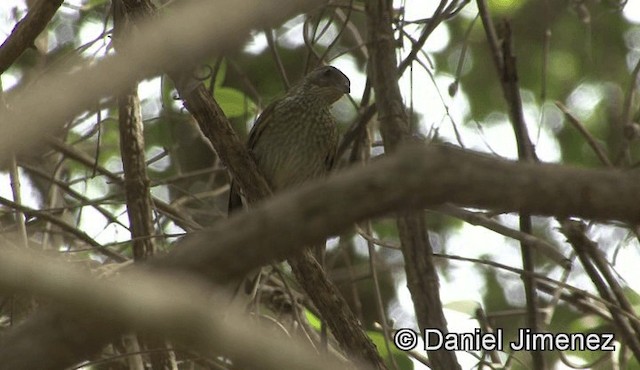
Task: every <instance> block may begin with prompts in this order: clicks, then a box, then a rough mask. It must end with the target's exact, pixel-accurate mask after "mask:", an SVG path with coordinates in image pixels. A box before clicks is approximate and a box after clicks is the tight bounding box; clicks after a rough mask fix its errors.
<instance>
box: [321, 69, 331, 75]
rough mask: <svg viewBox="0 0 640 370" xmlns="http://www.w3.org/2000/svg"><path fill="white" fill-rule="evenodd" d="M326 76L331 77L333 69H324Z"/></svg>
mask: <svg viewBox="0 0 640 370" xmlns="http://www.w3.org/2000/svg"><path fill="white" fill-rule="evenodd" d="M322 74H323V75H324V76H325V77H329V76H331V69H329V68H327V69H325V70H324V72H323V73H322Z"/></svg>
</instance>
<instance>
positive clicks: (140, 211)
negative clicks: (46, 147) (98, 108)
mask: <svg viewBox="0 0 640 370" xmlns="http://www.w3.org/2000/svg"><path fill="white" fill-rule="evenodd" d="M132 9H135V8H131V6H130V5H129V4H128V3H127V0H116V1H115V2H114V4H113V13H114V14H113V20H114V22H113V23H114V38H113V40H114V47H115V49H116V52H121V50H120V48H119V45H120V42H121V41H122V40H123V39H124V38H125V37H127V36H129V35H130V34H131V32H132V31H133V30H134V28H133V25H134V24H133V22H134V19H135V17H136V13H134V12H133V11H132ZM117 98H118V120H119V129H120V152H121V156H122V167H123V170H124V171H123V172H124V189H125V198H126V203H127V215H128V217H129V225H130V227H129V229H130V230H131V238H132V245H133V259H134V261H135V262H142V261H144V260H145V259H147V258H148V257H150V256H152V255H153V253H154V250H155V245H154V239H153V238H152V237H151V236H152V235H154V228H153V212H152V209H153V207H152V204H151V190H150V181H149V177H148V175H147V164H146V160H145V145H144V131H143V122H142V113H141V110H140V98H139V97H138V92H137V83H132V84H131V86H130V87H129V88H127V89H126V91H123V92H122V93H120V95H118V97H117ZM138 340H139V341H140V342H142V343H144V345H145V346H146V347H147V349H149V350H155V349H157V348H166V347H167V343H166V341H165V339H164V338H162V337H156V336H150V335H148V334H145V333H141V334H140V333H139V335H138ZM149 358H150V360H151V367H152V368H153V369H174V368H177V365H176V364H175V356H174V355H173V352H171V351H152V352H151V353H150V355H149Z"/></svg>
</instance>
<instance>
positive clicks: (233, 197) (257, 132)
mask: <svg viewBox="0 0 640 370" xmlns="http://www.w3.org/2000/svg"><path fill="white" fill-rule="evenodd" d="M277 102H278V101H274V102H272V103H271V104H269V105H268V106H267V108H265V110H264V111H263V112H262V114H260V116H259V117H258V119H257V120H256V122H255V123H254V124H253V127H252V128H251V131H249V139H248V140H247V148H248V149H249V152H251V151H252V150H253V148H255V146H256V143H257V142H258V140H260V136H261V135H262V133H263V132H264V130H265V128H266V127H268V126H269V122H271V120H272V117H273V114H272V113H273V110H274V107H275V106H276V104H277ZM238 209H242V198H241V197H240V189H239V187H238V184H237V183H236V182H235V181H233V180H231V188H230V190H229V206H228V209H227V212H228V214H231V213H233V212H235V211H236V210H238Z"/></svg>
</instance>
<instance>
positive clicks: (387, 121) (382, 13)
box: [366, 0, 460, 369]
mask: <svg viewBox="0 0 640 370" xmlns="http://www.w3.org/2000/svg"><path fill="white" fill-rule="evenodd" d="M443 3H444V2H442V3H441V6H442V4H443ZM392 10H393V9H392V1H390V0H372V1H368V2H366V14H367V30H368V37H369V43H368V48H369V55H370V57H371V58H370V63H369V77H370V80H371V84H372V86H373V88H374V90H375V93H376V107H377V109H378V117H379V121H380V132H381V134H382V139H383V141H384V147H385V152H386V153H391V152H392V151H394V150H395V149H397V148H398V147H399V146H400V145H401V143H402V142H403V141H404V140H405V139H407V138H408V137H409V136H410V130H409V123H408V117H407V114H406V112H405V108H404V103H403V102H402V96H401V94H400V88H399V86H398V78H399V77H400V73H399V70H398V65H397V61H396V58H395V55H396V54H395V52H396V50H395V44H394V38H393V29H392ZM397 225H398V233H399V235H400V242H401V248H402V254H403V257H404V262H405V271H406V275H407V285H408V287H409V291H410V292H411V298H412V299H413V305H414V308H415V311H416V315H417V318H418V324H419V325H420V327H422V328H435V329H438V330H440V331H441V332H442V333H447V332H448V330H447V323H446V319H445V317H444V312H443V310H442V302H441V301H440V291H439V283H438V275H437V273H436V268H435V264H434V263H433V250H432V248H431V244H430V243H429V235H428V233H427V228H426V220H425V218H424V213H423V212H420V211H417V212H405V213H403V214H402V215H400V216H398V218H397ZM429 358H430V360H431V363H432V365H433V368H434V369H460V365H459V364H458V362H457V359H456V355H455V352H452V351H451V352H450V351H444V350H438V351H430V352H429Z"/></svg>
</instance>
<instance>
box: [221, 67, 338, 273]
mask: <svg viewBox="0 0 640 370" xmlns="http://www.w3.org/2000/svg"><path fill="white" fill-rule="evenodd" d="M350 92H351V81H350V80H349V78H348V77H347V76H346V75H345V74H344V73H342V71H340V70H339V69H338V68H336V67H333V66H321V67H318V68H316V69H314V70H313V71H311V72H310V73H308V74H307V75H306V76H305V77H304V78H303V79H302V80H301V81H300V82H299V83H297V84H296V85H294V86H292V88H291V89H289V91H288V92H287V93H286V94H285V95H284V96H283V97H281V98H279V99H277V100H275V101H273V102H272V103H271V104H269V105H268V106H267V108H265V110H264V111H263V112H262V114H261V115H260V116H259V117H258V119H257V120H256V121H255V123H254V125H253V127H252V128H251V131H250V132H249V137H248V140H247V148H248V150H249V153H250V154H251V156H252V157H253V159H254V160H255V162H256V164H257V167H258V171H259V172H260V173H261V174H262V175H263V176H264V177H265V179H266V181H267V183H268V184H269V186H270V187H271V190H272V191H273V192H274V193H277V192H279V191H282V190H283V189H290V188H293V187H297V186H300V185H301V184H304V183H305V182H308V181H310V180H313V179H317V178H319V177H323V176H326V174H327V173H328V172H329V171H331V170H332V169H333V167H334V164H335V162H336V153H337V148H338V141H339V135H338V128H337V125H336V121H335V118H334V117H333V115H332V113H331V111H330V108H331V106H332V105H333V103H335V102H336V101H338V100H339V99H340V98H341V97H342V96H343V95H344V94H348V93H350ZM240 208H242V200H241V197H240V192H239V191H238V187H237V185H236V184H235V183H234V182H233V181H232V184H231V190H230V195H229V214H231V213H233V212H235V211H236V210H237V209H240ZM314 249H315V255H316V259H317V260H318V263H320V265H323V261H322V260H323V257H322V256H323V254H324V245H323V246H317V247H315V248H314Z"/></svg>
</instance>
